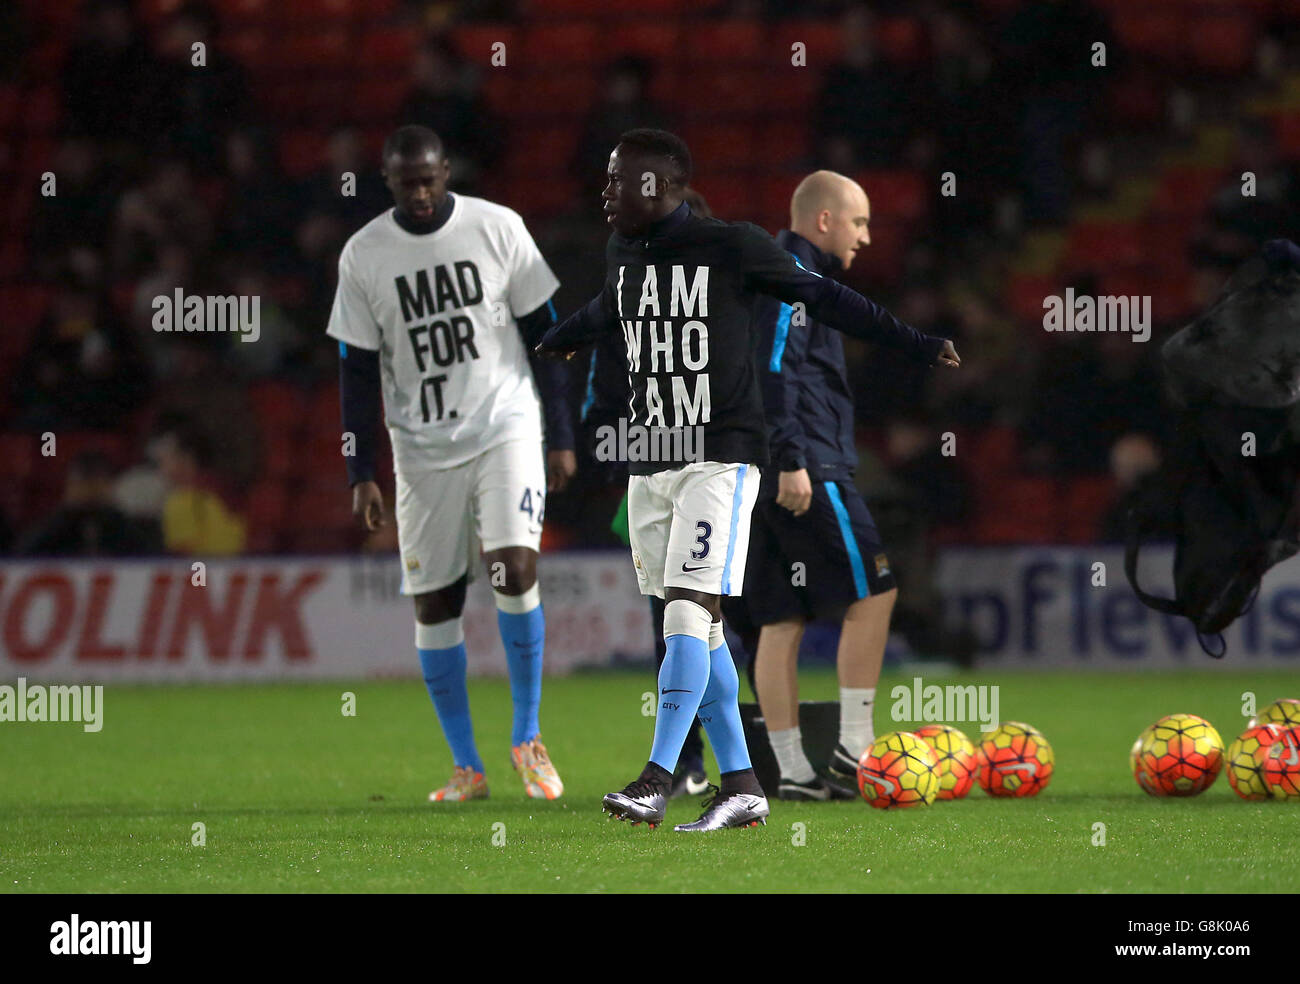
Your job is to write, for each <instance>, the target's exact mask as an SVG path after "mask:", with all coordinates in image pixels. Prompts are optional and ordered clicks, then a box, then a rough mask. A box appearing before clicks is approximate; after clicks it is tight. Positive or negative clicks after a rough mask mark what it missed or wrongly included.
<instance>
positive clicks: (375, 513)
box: [352, 482, 384, 533]
mask: <svg viewBox="0 0 1300 984" xmlns="http://www.w3.org/2000/svg"><path fill="white" fill-rule="evenodd" d="M352 515H353V516H355V517H357V519H359V520H361V528H362V529H364V530H365V531H366V532H367V533H373V532H375V530H377V529H379V528H380V527H381V526H383V525H384V494H383V493H382V492H380V491H379V486H378V485H377V484H375V483H374V482H357V484H356V485H354V486H352Z"/></svg>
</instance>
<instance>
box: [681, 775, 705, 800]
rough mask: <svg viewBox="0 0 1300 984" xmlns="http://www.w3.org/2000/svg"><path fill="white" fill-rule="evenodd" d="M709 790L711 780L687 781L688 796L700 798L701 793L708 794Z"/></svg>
mask: <svg viewBox="0 0 1300 984" xmlns="http://www.w3.org/2000/svg"><path fill="white" fill-rule="evenodd" d="M708 788H709V780H707V779H701V780H700V781H698V782H696V781H695V780H694V779H691V778H687V780H686V795H687V796H699V795H700V794H701V793H703V792H706V791H707V790H708Z"/></svg>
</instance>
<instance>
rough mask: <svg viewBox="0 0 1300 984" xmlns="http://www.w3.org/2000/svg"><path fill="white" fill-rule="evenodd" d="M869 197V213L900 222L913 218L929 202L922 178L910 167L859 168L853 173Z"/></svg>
mask: <svg viewBox="0 0 1300 984" xmlns="http://www.w3.org/2000/svg"><path fill="white" fill-rule="evenodd" d="M854 179H855V180H856V181H857V182H858V184H860V185H862V189H863V190H864V191H865V192H866V193H867V197H868V198H869V199H870V200H871V215H872V220H873V221H874V220H875V219H876V217H880V218H882V219H886V218H887V219H890V220H894V221H902V222H915V221H917V220H918V219H920V218H921V217H922V216H924V215H925V213H926V211H927V206H928V204H929V202H928V199H927V194H926V187H925V180H924V179H923V178H922V177H921V176H920V175H918V174H915V173H913V172H911V171H861V172H859V173H858V174H856V175H854Z"/></svg>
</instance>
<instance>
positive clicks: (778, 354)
mask: <svg viewBox="0 0 1300 984" xmlns="http://www.w3.org/2000/svg"><path fill="white" fill-rule="evenodd" d="M793 311H794V308H792V307H791V306H790V305H789V304H782V305H781V310H780V312H779V313H778V314H777V316H776V338H775V339H774V340H773V342H772V361H771V362H770V363H769V364H768V368H769V369H771V370H772V371H773V372H780V371H781V358H782V357H783V356H784V355H785V340H786V336H788V335H789V334H790V315H791V313H792V312H793Z"/></svg>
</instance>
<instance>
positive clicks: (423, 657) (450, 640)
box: [415, 618, 483, 772]
mask: <svg viewBox="0 0 1300 984" xmlns="http://www.w3.org/2000/svg"><path fill="white" fill-rule="evenodd" d="M415 648H416V651H417V652H418V653H419V654H420V668H421V669H422V670H423V671H424V685H425V687H427V688H428V690H429V697H430V698H431V699H432V700H433V706H434V709H435V710H436V711H437V712H438V721H439V723H440V724H441V725H442V733H443V736H444V737H445V738H446V739H447V744H448V745H449V746H450V747H451V758H452V761H453V762H455V764H456V767H457V768H462V767H464V766H472V767H473V769H474V771H475V772H482V771H483V760H482V759H481V758H479V755H478V749H477V748H476V747H475V745H474V723H473V721H472V720H471V719H470V713H469V690H468V689H467V688H466V686H465V666H466V663H467V659H466V657H465V633H464V629H463V627H462V626H461V622H460V619H459V618H455V619H448V620H447V621H446V622H439V623H438V624H436V625H421V624H420V623H419V622H417V623H416V624H415Z"/></svg>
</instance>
